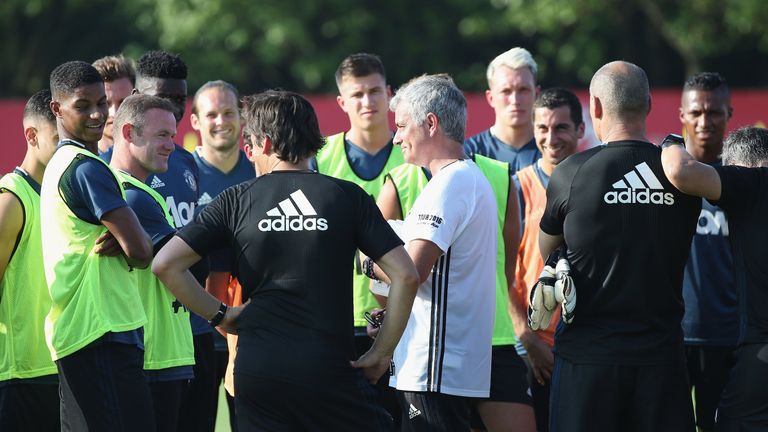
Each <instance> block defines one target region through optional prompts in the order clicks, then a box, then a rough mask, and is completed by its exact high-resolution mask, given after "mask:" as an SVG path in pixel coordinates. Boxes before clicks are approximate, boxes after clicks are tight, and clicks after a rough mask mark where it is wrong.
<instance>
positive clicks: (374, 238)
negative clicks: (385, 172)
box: [178, 171, 403, 385]
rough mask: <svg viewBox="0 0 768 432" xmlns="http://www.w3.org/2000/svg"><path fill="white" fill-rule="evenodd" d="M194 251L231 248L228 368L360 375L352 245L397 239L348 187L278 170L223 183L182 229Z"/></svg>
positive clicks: (282, 375) (287, 377) (326, 379)
mask: <svg viewBox="0 0 768 432" xmlns="http://www.w3.org/2000/svg"><path fill="white" fill-rule="evenodd" d="M178 235H179V237H181V238H182V239H183V240H184V241H185V242H187V243H188V244H189V245H190V246H191V247H192V249H194V250H195V252H196V253H197V254H199V255H201V256H205V255H207V254H208V253H209V252H210V251H213V250H216V249H220V248H222V247H229V248H230V249H231V250H232V252H233V254H234V257H235V263H236V265H237V267H238V271H239V281H240V283H241V285H242V288H243V299H244V300H245V299H250V300H251V304H250V305H249V306H247V307H246V308H245V310H244V311H243V313H242V314H241V315H240V322H239V324H238V334H239V336H240V339H239V342H238V361H237V363H236V366H235V373H238V374H247V375H255V376H261V377H267V378H270V379H275V380H280V381H289V382H294V383H298V384H303V385H312V384H324V385H326V384H331V383H334V382H339V381H340V380H350V379H359V378H360V376H361V374H360V373H359V371H356V370H353V369H352V368H351V366H350V365H349V361H350V360H353V359H354V358H355V349H354V343H353V320H352V317H353V312H352V274H353V271H352V268H351V267H352V264H353V261H354V260H353V258H354V255H355V251H356V249H360V250H361V251H362V252H363V253H365V254H366V255H368V256H370V257H372V258H374V259H377V258H379V257H381V256H382V255H384V254H386V253H387V252H389V251H390V250H392V249H394V248H395V247H397V246H399V245H402V244H403V243H402V242H401V241H400V238H399V237H398V236H397V235H396V234H395V233H394V232H393V231H392V229H391V228H390V227H389V225H388V224H387V223H386V221H385V220H384V218H383V217H382V215H381V212H380V211H379V209H378V207H376V204H375V203H374V201H373V199H372V198H371V197H370V196H369V195H368V194H366V193H365V192H364V191H363V189H361V188H360V187H359V186H357V185H355V184H354V183H351V182H348V181H344V180H339V179H335V178H332V177H328V176H325V175H321V174H317V173H315V172H310V171H276V172H273V173H271V174H268V175H265V176H262V177H259V178H257V179H254V180H251V181H247V182H245V183H242V184H240V185H238V186H234V187H232V188H229V189H227V190H226V191H224V192H222V193H221V194H220V195H219V196H218V197H216V198H215V199H214V200H213V201H212V202H211V203H210V204H209V205H208V206H207V207H206V208H205V209H204V210H203V211H202V212H201V213H200V215H199V216H198V217H197V218H196V219H195V222H193V223H192V224H190V225H188V226H186V227H184V228H183V229H182V230H181V231H180V232H179V233H178Z"/></svg>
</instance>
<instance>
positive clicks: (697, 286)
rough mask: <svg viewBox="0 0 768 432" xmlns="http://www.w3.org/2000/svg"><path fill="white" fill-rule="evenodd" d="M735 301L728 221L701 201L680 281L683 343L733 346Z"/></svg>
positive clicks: (736, 338) (736, 316)
mask: <svg viewBox="0 0 768 432" xmlns="http://www.w3.org/2000/svg"><path fill="white" fill-rule="evenodd" d="M714 166H720V163H717V164H714ZM736 297H737V296H736V285H735V282H734V278H733V256H732V254H731V244H730V238H729V229H728V219H727V218H726V215H725V212H724V211H723V210H722V209H721V208H719V207H717V206H714V205H712V204H711V203H709V202H708V201H707V200H702V205H701V213H700V214H699V222H698V225H697V226H696V234H694V236H693V242H692V243H691V254H690V256H689V257H688V264H687V265H686V266H685V273H684V278H683V300H684V301H685V316H684V317H683V335H684V337H685V343H686V344H691V345H708V346H736V342H737V341H738V337H739V323H738V299H737V298H736Z"/></svg>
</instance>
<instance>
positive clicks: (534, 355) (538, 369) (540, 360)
mask: <svg viewBox="0 0 768 432" xmlns="http://www.w3.org/2000/svg"><path fill="white" fill-rule="evenodd" d="M520 342H521V343H522V344H523V347H525V350H526V351H527V352H528V361H529V362H530V363H531V371H532V372H533V377H534V379H535V380H536V382H538V383H539V384H541V385H545V384H546V383H547V382H549V380H551V379H552V369H553V368H554V366H555V355H554V354H553V353H552V348H550V347H549V345H547V343H546V342H544V341H543V340H542V339H541V338H540V337H539V335H537V334H536V333H535V332H532V331H527V332H525V333H523V334H522V335H520Z"/></svg>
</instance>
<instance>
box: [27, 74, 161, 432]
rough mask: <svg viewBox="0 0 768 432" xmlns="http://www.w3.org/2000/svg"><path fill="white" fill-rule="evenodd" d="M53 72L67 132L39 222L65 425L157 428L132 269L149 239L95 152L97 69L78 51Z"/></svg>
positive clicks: (101, 108)
mask: <svg viewBox="0 0 768 432" xmlns="http://www.w3.org/2000/svg"><path fill="white" fill-rule="evenodd" d="M50 81H51V82H50V85H51V93H52V100H51V110H52V111H53V113H54V114H55V115H56V122H57V128H58V132H59V137H60V138H61V141H60V142H59V145H58V148H57V149H56V152H55V153H54V155H53V158H52V159H51V161H50V162H49V163H48V166H47V168H46V170H45V175H44V176H43V183H42V186H41V191H40V202H41V207H40V214H41V217H40V223H41V227H42V237H43V264H44V268H45V277H46V280H47V283H48V290H49V292H50V294H51V298H52V306H51V311H50V312H49V314H48V316H47V318H46V327H45V330H46V337H47V339H48V347H49V349H50V351H51V356H52V357H53V360H54V361H55V362H56V366H57V367H58V370H59V379H60V382H61V421H62V429H64V430H86V429H91V430H114V429H115V428H116V427H117V425H120V427H122V428H124V429H126V430H153V429H154V422H153V416H152V406H151V403H150V394H149V387H148V386H147V382H146V379H145V378H144V372H143V370H142V364H143V339H142V334H141V327H142V326H143V325H144V324H145V323H146V315H145V314H144V309H143V308H142V303H141V298H140V297H139V293H138V290H137V289H136V279H135V276H134V274H133V273H132V272H131V270H132V269H133V268H144V267H147V265H149V263H150V262H151V260H152V245H151V241H150V239H149V237H148V236H147V234H146V233H145V232H144V230H143V229H142V228H141V225H140V224H139V221H138V219H137V218H136V215H135V214H134V213H133V211H132V210H131V209H130V208H129V207H128V206H127V204H126V202H125V191H124V189H123V187H122V186H121V184H120V182H119V181H118V180H117V177H116V175H115V173H114V172H113V171H112V170H111V169H110V168H109V167H108V166H107V165H106V163H104V162H103V161H102V160H101V159H99V158H98V156H97V155H96V154H97V151H98V142H99V140H100V139H101V133H102V131H103V129H104V123H105V121H106V118H107V98H106V95H105V93H104V82H103V81H102V79H101V76H99V74H98V72H97V71H96V69H95V68H94V67H93V66H91V65H90V64H88V63H85V62H81V61H72V62H67V63H64V64H62V65H60V66H58V67H57V68H56V69H54V70H53V72H52V73H51V80H50ZM95 371H98V373H95Z"/></svg>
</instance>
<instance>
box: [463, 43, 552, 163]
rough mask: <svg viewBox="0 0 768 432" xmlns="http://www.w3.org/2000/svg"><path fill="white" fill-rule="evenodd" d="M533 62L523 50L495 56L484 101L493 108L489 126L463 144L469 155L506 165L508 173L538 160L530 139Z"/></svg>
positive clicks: (531, 136) (531, 138) (531, 128)
mask: <svg viewBox="0 0 768 432" xmlns="http://www.w3.org/2000/svg"><path fill="white" fill-rule="evenodd" d="M537 69H538V66H537V65H536V61H535V60H534V59H533V56H531V53H530V52H528V50H526V49H525V48H520V47H515V48H512V49H511V50H509V51H506V52H503V53H501V54H499V55H498V56H497V57H496V58H495V59H493V61H492V62H491V64H489V65H488V71H487V72H486V77H487V79H488V90H486V91H485V99H486V101H488V105H490V106H491V108H493V111H494V113H495V120H494V123H493V126H491V127H490V128H489V129H487V130H485V131H483V132H480V133H479V134H477V135H475V136H472V137H471V138H467V140H466V141H464V149H465V151H466V152H467V154H469V155H470V156H474V155H475V154H481V155H483V156H487V157H489V158H491V159H496V160H500V161H502V162H507V163H509V171H510V174H514V173H516V172H517V171H519V170H521V169H523V168H525V167H527V166H528V165H530V164H532V163H534V162H536V160H537V159H538V158H540V157H541V153H539V149H538V147H536V142H535V140H534V138H533V101H534V100H535V99H536V95H537V94H538V92H539V87H538V86H537V85H536V71H537Z"/></svg>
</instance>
